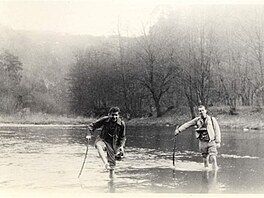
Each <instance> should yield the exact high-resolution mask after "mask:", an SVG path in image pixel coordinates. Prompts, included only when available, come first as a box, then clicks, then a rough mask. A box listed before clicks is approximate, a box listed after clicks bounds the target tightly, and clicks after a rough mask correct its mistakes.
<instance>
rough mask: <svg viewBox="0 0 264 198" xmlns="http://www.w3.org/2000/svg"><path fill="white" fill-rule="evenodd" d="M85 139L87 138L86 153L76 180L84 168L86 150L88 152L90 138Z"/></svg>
mask: <svg viewBox="0 0 264 198" xmlns="http://www.w3.org/2000/svg"><path fill="white" fill-rule="evenodd" d="M86 138H87V145H86V152H85V156H84V160H83V164H82V167H81V170H80V173H79V175H78V178H79V177H80V176H81V174H82V170H83V167H84V164H85V161H86V158H87V154H88V150H89V140H90V138H91V136H86Z"/></svg>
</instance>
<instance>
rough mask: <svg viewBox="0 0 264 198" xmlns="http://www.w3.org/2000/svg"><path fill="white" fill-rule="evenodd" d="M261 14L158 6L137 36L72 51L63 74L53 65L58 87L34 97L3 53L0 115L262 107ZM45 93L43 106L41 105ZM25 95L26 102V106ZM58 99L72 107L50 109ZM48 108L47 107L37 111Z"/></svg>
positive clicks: (250, 9)
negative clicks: (112, 108)
mask: <svg viewBox="0 0 264 198" xmlns="http://www.w3.org/2000/svg"><path fill="white" fill-rule="evenodd" d="M263 14H264V11H263V6H249V5H246V6H243V5H240V6H238V5H233V6H232V5H229V6H226V5H215V6H213V5H211V6H208V5H207V6H193V7H192V6H181V7H179V8H178V9H176V8H175V9H170V8H168V9H166V7H165V8H164V7H163V8H162V12H160V14H158V16H159V17H158V20H157V21H156V22H155V23H154V24H153V25H150V26H147V25H146V26H143V28H142V34H141V35H140V36H134V37H128V36H124V33H123V32H124V31H123V29H122V26H119V28H117V34H116V36H109V37H105V38H101V39H100V41H99V42H96V43H94V44H93V45H87V46H88V47H86V48H80V49H79V50H78V51H76V50H75V49H73V50H72V51H73V52H74V53H73V55H72V56H74V60H75V62H74V63H72V65H71V68H70V70H69V71H67V72H65V71H64V70H63V68H61V67H63V61H62V62H61V64H59V65H58V67H59V68H58V70H57V71H63V72H64V73H66V74H65V76H63V79H64V81H63V82H61V81H60V84H59V86H60V89H57V87H58V83H57V84H56V82H55V83H54V85H53V86H52V87H53V89H52V94H50V91H49V88H48V87H46V88H45V90H44V91H39V90H36V89H35V88H34V89H33V87H35V86H33V85H32V86H28V87H26V86H24V85H25V83H24V84H23V83H22V84H21V81H23V79H24V81H25V78H24V76H23V73H22V69H23V67H22V65H23V64H22V63H21V62H20V61H19V57H17V56H15V55H12V54H11V53H8V52H7V51H3V52H1V54H2V55H1V56H0V71H1V74H0V75H1V76H0V77H1V80H0V89H1V93H0V94H1V95H0V102H1V104H0V108H1V109H0V110H1V111H5V112H8V111H9V112H16V111H18V110H19V109H21V108H25V107H28V108H31V109H33V107H35V108H38V107H40V106H41V107H43V108H42V109H40V110H41V111H45V112H47V113H49V111H50V112H52V110H54V109H63V110H65V109H67V113H75V114H77V115H85V116H92V115H96V116H98V115H102V114H104V113H105V112H106V111H107V109H108V108H109V107H110V106H113V105H117V106H120V107H121V110H122V113H123V116H126V117H140V116H150V115H155V116H158V117H159V116H162V115H163V114H164V113H166V112H167V111H170V110H171V109H173V108H175V109H178V108H179V107H182V106H186V107H188V109H189V112H190V113H191V115H192V116H194V114H195V112H194V107H195V106H196V105H197V104H199V103H203V104H205V105H207V106H210V105H229V106H230V107H236V106H237V105H245V106H258V107H260V106H262V105H263V104H264V90H263V87H264V76H263V75H264V70H263V69H264V65H263V57H264V56H263V55H264V54H263V52H264V18H263V17H262V16H263ZM56 49H57V48H56ZM47 56H48V55H47ZM7 57H9V58H7ZM54 58H56V60H57V58H58V57H54ZM67 58H69V57H67ZM47 59H48V57H47ZM66 62H67V61H66V60H65V63H64V64H65V65H66V64H67V63H66ZM64 68H66V67H64ZM54 72H55V69H54ZM54 72H52V73H54ZM28 76H30V75H28ZM56 76H58V75H56ZM59 77H60V76H59ZM21 78H22V80H21ZM61 79H62V78H61ZM56 86H57V87H56ZM32 90H33V91H32ZM22 91H23V93H22ZM42 92H43V93H42ZM40 93H41V94H40ZM38 95H39V97H38ZM46 95H48V96H49V97H47V98H48V100H42V98H43V97H42V96H46ZM21 96H22V98H21ZM29 96H30V98H31V100H26V99H25V98H27V97H29ZM7 98H8V99H7ZM32 98H33V99H32ZM61 99H63V105H64V106H67V107H69V108H64V106H63V108H62V107H61V108H55V107H56V105H58V104H60V103H59V102H60V101H61ZM7 101H8V102H7ZM36 101H40V102H36ZM54 101H57V102H54ZM47 102H49V103H48V104H50V105H45V104H43V105H39V104H42V103H47ZM47 109H49V110H47ZM64 113H65V111H64Z"/></svg>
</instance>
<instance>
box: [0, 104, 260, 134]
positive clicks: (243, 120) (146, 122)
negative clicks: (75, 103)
mask: <svg viewBox="0 0 264 198" xmlns="http://www.w3.org/2000/svg"><path fill="white" fill-rule="evenodd" d="M229 110H230V109H229V107H210V108H209V110H208V111H209V114H210V115H213V116H214V117H216V119H217V120H218V122H219V125H220V126H221V128H237V129H243V130H262V129H264V108H263V110H262V108H258V109H256V108H252V107H238V108H237V109H236V115H230V114H229ZM190 119H191V115H190V113H189V112H188V109H186V108H182V109H173V110H171V111H170V112H168V113H167V114H165V115H163V116H162V117H160V118H156V117H143V118H134V119H131V120H126V124H127V125H129V126H150V125H153V126H175V125H176V124H182V123H184V122H186V121H188V120H190ZM95 120H96V119H95V118H86V117H82V116H73V115H49V114H43V113H29V114H25V115H21V114H14V115H0V123H2V124H35V125H52V124H53V125H54V124H56V125H83V124H87V123H91V122H92V121H95Z"/></svg>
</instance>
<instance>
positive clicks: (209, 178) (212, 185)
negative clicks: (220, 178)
mask: <svg viewBox="0 0 264 198" xmlns="http://www.w3.org/2000/svg"><path fill="white" fill-rule="evenodd" d="M217 172H218V171H217V170H213V171H209V170H205V171H203V172H202V173H201V175H202V182H201V183H202V189H201V193H216V192H217Z"/></svg>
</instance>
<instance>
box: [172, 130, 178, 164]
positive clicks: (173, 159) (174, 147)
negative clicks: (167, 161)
mask: <svg viewBox="0 0 264 198" xmlns="http://www.w3.org/2000/svg"><path fill="white" fill-rule="evenodd" d="M178 128H179V125H176V129H178ZM175 150H176V135H174V144H173V154H172V164H173V166H175Z"/></svg>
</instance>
